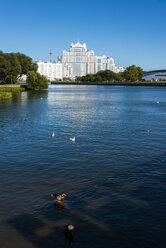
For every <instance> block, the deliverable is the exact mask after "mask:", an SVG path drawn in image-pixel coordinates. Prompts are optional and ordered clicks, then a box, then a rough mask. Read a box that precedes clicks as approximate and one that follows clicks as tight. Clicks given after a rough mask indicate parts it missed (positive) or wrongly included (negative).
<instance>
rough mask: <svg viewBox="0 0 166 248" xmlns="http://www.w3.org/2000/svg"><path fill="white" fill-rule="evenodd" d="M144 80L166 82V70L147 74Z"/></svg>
mask: <svg viewBox="0 0 166 248" xmlns="http://www.w3.org/2000/svg"><path fill="white" fill-rule="evenodd" d="M142 79H144V80H145V81H166V70H157V71H148V72H145V73H144V76H143V78H142Z"/></svg>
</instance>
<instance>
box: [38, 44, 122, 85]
mask: <svg viewBox="0 0 166 248" xmlns="http://www.w3.org/2000/svg"><path fill="white" fill-rule="evenodd" d="M101 70H111V71H113V72H115V73H118V72H120V71H124V68H123V67H116V65H115V62H114V59H113V58H109V57H107V56H105V55H103V56H95V53H94V51H93V50H89V49H88V48H87V46H86V44H85V43H84V44H81V43H80V42H77V43H76V44H73V43H72V44H71V45H70V48H69V51H67V50H64V51H63V52H62V55H61V56H59V57H58V62H53V63H51V62H40V61H39V62H38V72H39V73H40V74H42V75H45V76H46V77H47V78H48V79H49V80H56V79H58V80H59V79H62V78H70V79H73V80H74V79H75V78H76V77H77V76H85V75H87V74H95V73H97V72H98V71H101Z"/></svg>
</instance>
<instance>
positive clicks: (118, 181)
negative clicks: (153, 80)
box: [0, 85, 166, 248]
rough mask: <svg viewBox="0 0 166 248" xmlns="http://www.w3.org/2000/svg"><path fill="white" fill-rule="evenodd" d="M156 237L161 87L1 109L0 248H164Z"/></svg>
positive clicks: (162, 150) (74, 93) (82, 89)
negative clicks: (67, 229) (60, 201)
mask: <svg viewBox="0 0 166 248" xmlns="http://www.w3.org/2000/svg"><path fill="white" fill-rule="evenodd" d="M147 129H151V130H152V131H151V132H149V133H148V132H146V131H145V130H147ZM53 132H54V133H55V137H54V138H52V137H51V134H52V133H53ZM74 136H75V138H76V142H75V143H73V142H71V141H70V138H71V137H74ZM59 192H65V193H66V194H67V197H66V198H65V202H64V205H63V206H56V205H55V204H54V202H53V199H52V197H51V193H59ZM67 224H73V225H74V226H75V230H74V231H73V233H72V234H66V233H64V226H65V225H67ZM165 233H166V88H164V87H129V86H127V87H125V86H124V87H123V86H71V85H53V86H50V87H49V89H48V91H47V90H43V91H38V92H23V93H20V94H18V95H16V96H15V97H14V99H13V101H12V102H9V103H1V104H0V248H23V247H24V248H47V247H48V248H61V247H68V246H70V245H71V246H72V247H78V248H80V247H81V248H92V247H93V248H97V247H98V248H100V247H101V248H107V247H112V248H114V247H117V248H119V247H120V248H121V247H123V248H130V247H131V248H137V247H142V248H153V247H155V248H156V247H160V248H163V247H165V245H166V235H165Z"/></svg>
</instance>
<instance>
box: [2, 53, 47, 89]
mask: <svg viewBox="0 0 166 248" xmlns="http://www.w3.org/2000/svg"><path fill="white" fill-rule="evenodd" d="M37 69H38V65H37V63H35V62H34V61H33V60H32V58H30V57H28V56H27V55H25V54H21V53H3V52H2V51H0V83H4V84H11V83H12V84H15V83H18V81H19V80H20V79H21V77H22V76H23V75H26V78H27V79H26V81H27V84H28V88H29V89H45V88H48V81H47V78H46V77H44V76H42V75H40V74H39V73H38V72H37Z"/></svg>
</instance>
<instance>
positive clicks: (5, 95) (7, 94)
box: [0, 92, 12, 100]
mask: <svg viewBox="0 0 166 248" xmlns="http://www.w3.org/2000/svg"><path fill="white" fill-rule="evenodd" d="M11 98H12V93H11V92H0V100H7V99H11Z"/></svg>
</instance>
